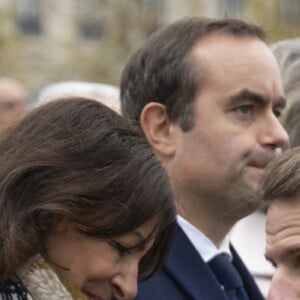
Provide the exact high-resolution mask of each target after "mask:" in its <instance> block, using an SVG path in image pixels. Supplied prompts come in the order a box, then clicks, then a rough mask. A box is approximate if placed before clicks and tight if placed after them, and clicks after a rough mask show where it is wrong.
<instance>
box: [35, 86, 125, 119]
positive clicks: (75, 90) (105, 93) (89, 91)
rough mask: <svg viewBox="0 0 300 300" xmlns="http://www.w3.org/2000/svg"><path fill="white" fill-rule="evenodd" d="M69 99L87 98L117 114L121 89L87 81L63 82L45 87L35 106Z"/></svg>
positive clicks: (39, 94) (39, 93)
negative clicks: (58, 99)
mask: <svg viewBox="0 0 300 300" xmlns="http://www.w3.org/2000/svg"><path fill="white" fill-rule="evenodd" d="M69 97H86V98H89V99H94V100H96V101H99V102H101V103H102V104H105V105H107V106H108V107H110V108H111V109H113V110H114V111H116V112H118V113H119V112H120V91H119V88H118V87H116V86H113V85H110V84H105V83H93V82H85V81H62V82H57V83H53V84H50V85H47V86H45V87H43V88H42V89H41V90H40V91H39V92H38V95H37V99H36V100H35V103H34V106H38V105H41V104H43V103H46V102H49V101H52V100H53V99H57V98H60V99H64V98H69Z"/></svg>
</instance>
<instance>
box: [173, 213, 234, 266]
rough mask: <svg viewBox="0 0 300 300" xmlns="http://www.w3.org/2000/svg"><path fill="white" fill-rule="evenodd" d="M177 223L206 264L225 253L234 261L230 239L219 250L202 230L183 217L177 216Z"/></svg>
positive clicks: (226, 238) (223, 242)
mask: <svg viewBox="0 0 300 300" xmlns="http://www.w3.org/2000/svg"><path fill="white" fill-rule="evenodd" d="M177 223H178V225H179V226H180V228H181V229H182V230H183V232H184V233H185V234H186V236H187V237H188V239H189V240H190V241H191V243H192V244H193V246H194V247H195V248H196V250H197V252H198V253H199V254H200V256H201V257H202V259H203V260H204V262H206V263H207V262H208V261H210V260H211V259H212V258H214V257H215V256H216V255H218V254H222V253H225V254H227V255H228V256H229V257H230V259H232V253H231V251H230V249H229V238H228V236H226V237H225V238H224V240H223V241H222V243H221V245H220V247H219V248H217V247H216V246H215V245H214V243H213V242H212V241H211V240H210V239H209V238H208V237H207V236H205V235H204V234H203V233H202V232H201V231H200V230H198V229H197V228H196V227H195V226H193V225H192V224H191V223H190V222H188V221H187V220H186V219H184V218H183V217H182V216H179V215H177Z"/></svg>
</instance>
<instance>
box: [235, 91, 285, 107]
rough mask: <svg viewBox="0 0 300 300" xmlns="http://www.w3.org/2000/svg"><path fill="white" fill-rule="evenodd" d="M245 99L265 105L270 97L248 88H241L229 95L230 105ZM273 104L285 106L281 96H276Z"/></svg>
mask: <svg viewBox="0 0 300 300" xmlns="http://www.w3.org/2000/svg"><path fill="white" fill-rule="evenodd" d="M245 100H250V101H252V102H256V103H258V104H262V105H267V104H268V103H269V102H270V99H269V98H268V97H267V96H265V95H264V94H261V93H258V92H256V91H251V90H249V89H243V90H241V91H240V92H238V93H237V94H235V95H232V96H231V97H230V102H231V104H232V105H235V104H239V103H240V102H242V101H245ZM274 106H275V107H277V108H282V109H283V108H284V107H285V106H286V99H285V98H284V97H283V96H280V97H278V98H277V99H276V102H275V104H274Z"/></svg>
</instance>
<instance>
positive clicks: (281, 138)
mask: <svg viewBox="0 0 300 300" xmlns="http://www.w3.org/2000/svg"><path fill="white" fill-rule="evenodd" d="M261 143H262V144H264V145H267V146H269V147H271V148H273V149H276V148H285V147H287V146H288V144H289V137H288V134H287V132H286V130H285V129H284V128H283V126H282V125H281V123H280V122H279V120H278V118H277V117H276V116H275V115H274V114H273V113H272V114H271V116H269V118H268V119H267V122H265V123H264V124H263V125H262V128H261Z"/></svg>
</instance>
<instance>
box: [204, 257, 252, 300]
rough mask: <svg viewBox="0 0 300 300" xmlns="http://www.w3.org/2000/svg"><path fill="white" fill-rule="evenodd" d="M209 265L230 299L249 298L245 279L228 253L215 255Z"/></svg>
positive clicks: (240, 299)
mask: <svg viewBox="0 0 300 300" xmlns="http://www.w3.org/2000/svg"><path fill="white" fill-rule="evenodd" d="M208 265H209V267H210V268H211V270H212V272H213V273H214V275H215V276H216V278H217V279H218V281H219V283H220V284H221V285H222V286H223V287H224V292H225V294H226V295H227V297H228V299H229V300H249V297H248V295H247V293H246V290H245V288H244V285H243V281H242V279H241V277H240V275H239V273H238V271H237V270H236V268H235V267H234V265H233V264H232V263H231V262H230V261H229V258H228V256H227V255H226V254H219V255H217V256H215V257H214V258H213V259H212V260H211V261H209V262H208Z"/></svg>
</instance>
